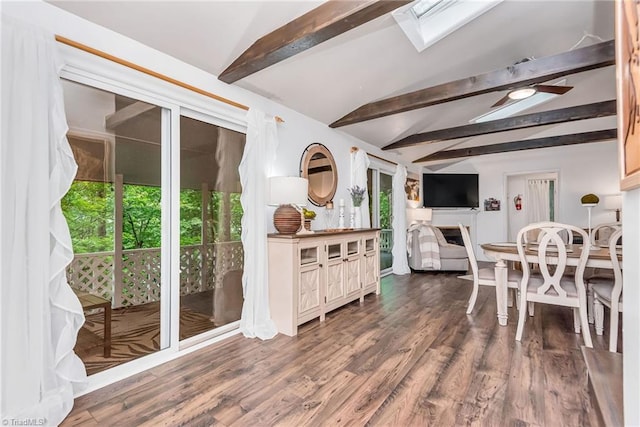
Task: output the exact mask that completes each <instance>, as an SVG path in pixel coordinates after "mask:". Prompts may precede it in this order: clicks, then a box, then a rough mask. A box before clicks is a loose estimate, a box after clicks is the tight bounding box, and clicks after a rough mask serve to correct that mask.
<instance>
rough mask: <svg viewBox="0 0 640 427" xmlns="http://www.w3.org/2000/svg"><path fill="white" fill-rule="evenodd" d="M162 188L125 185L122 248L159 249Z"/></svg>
mask: <svg viewBox="0 0 640 427" xmlns="http://www.w3.org/2000/svg"><path fill="white" fill-rule="evenodd" d="M160 213H161V208H160V188H159V187H147V186H143V185H125V186H124V189H123V201H122V216H123V218H122V219H123V224H122V248H123V249H140V248H159V247H160V243H161V241H162V240H161V216H160Z"/></svg>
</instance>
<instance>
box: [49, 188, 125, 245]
mask: <svg viewBox="0 0 640 427" xmlns="http://www.w3.org/2000/svg"><path fill="white" fill-rule="evenodd" d="M61 205H62V211H63V212H64V215H65V217H66V218H67V223H68V225H69V231H70V233H71V241H72V244H73V250H74V252H76V253H86V252H106V251H113V185H112V184H109V183H103V182H89V181H74V182H73V183H72V184H71V189H70V190H69V192H68V193H67V194H66V195H65V196H64V197H63V198H62V202H61Z"/></svg>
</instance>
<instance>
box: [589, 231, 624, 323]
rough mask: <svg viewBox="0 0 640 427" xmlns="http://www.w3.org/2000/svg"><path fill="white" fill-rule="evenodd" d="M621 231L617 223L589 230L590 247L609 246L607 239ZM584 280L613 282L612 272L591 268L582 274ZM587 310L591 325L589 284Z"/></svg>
mask: <svg viewBox="0 0 640 427" xmlns="http://www.w3.org/2000/svg"><path fill="white" fill-rule="evenodd" d="M621 229H622V224H621V223H619V222H611V223H605V224H599V225H596V226H595V227H594V228H593V229H592V230H591V236H590V239H591V245H593V246H606V247H608V246H609V239H611V236H612V235H613V233H615V232H616V231H617V230H621ZM584 276H585V280H586V281H587V282H589V281H590V280H591V279H605V280H611V282H613V270H610V269H608V268H593V269H587V271H585V273H584ZM587 309H588V312H587V314H588V318H589V323H593V322H594V320H595V316H594V313H593V311H594V299H593V289H592V286H591V285H590V284H587Z"/></svg>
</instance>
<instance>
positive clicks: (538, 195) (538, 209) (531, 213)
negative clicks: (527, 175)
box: [524, 179, 551, 224]
mask: <svg viewBox="0 0 640 427" xmlns="http://www.w3.org/2000/svg"><path fill="white" fill-rule="evenodd" d="M524 203H525V209H526V210H527V221H528V223H529V224H531V223H534V222H540V221H549V219H550V218H549V217H550V215H551V211H550V208H549V180H548V179H529V180H527V189H526V191H525V193H524Z"/></svg>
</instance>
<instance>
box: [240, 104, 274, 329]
mask: <svg viewBox="0 0 640 427" xmlns="http://www.w3.org/2000/svg"><path fill="white" fill-rule="evenodd" d="M247 116H248V117H247V118H248V124H247V141H246V143H245V146H244V153H243V155H242V161H241V162H240V166H239V168H238V170H239V172H240V183H241V184H242V195H241V196H240V202H241V203H242V209H243V211H244V214H243V215H242V246H243V247H244V272H243V274H242V290H243V293H244V304H243V305H242V316H241V317H240V330H241V331H242V333H243V334H244V336H245V337H248V338H255V337H258V338H260V339H269V338H273V337H274V336H275V335H276V334H277V333H278V331H277V330H276V326H275V324H274V323H273V321H272V320H271V314H270V312H269V283H268V279H269V266H268V262H267V261H268V260H267V217H266V215H265V209H266V206H267V177H268V176H270V175H271V167H272V165H273V164H274V161H275V157H276V149H277V148H278V130H277V126H276V121H275V119H274V118H273V117H269V118H267V117H266V116H265V114H264V112H262V111H257V110H254V109H250V110H249V112H248V113H247Z"/></svg>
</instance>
